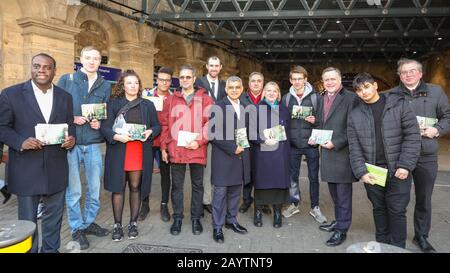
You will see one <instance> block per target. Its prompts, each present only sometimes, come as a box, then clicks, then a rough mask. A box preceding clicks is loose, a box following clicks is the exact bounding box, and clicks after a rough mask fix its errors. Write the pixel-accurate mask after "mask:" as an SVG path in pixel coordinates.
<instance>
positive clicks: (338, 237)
mask: <svg viewBox="0 0 450 273" xmlns="http://www.w3.org/2000/svg"><path fill="white" fill-rule="evenodd" d="M346 238H347V234H345V233H342V232H340V231H339V230H335V231H334V232H333V234H332V235H331V237H330V239H329V240H328V241H327V242H326V244H327V246H338V245H340V244H342V243H343V242H344V241H345V239H346Z"/></svg>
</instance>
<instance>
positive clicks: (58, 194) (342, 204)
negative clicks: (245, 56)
mask: <svg viewBox="0 0 450 273" xmlns="http://www.w3.org/2000/svg"><path fill="white" fill-rule="evenodd" d="M80 61H81V63H82V65H83V67H82V68H81V69H80V70H78V71H77V72H75V73H71V74H66V75H63V76H62V77H61V78H60V80H59V82H58V84H57V85H53V84H52V81H53V78H54V76H55V70H56V61H55V60H54V59H53V58H52V57H51V56H49V55H47V54H44V53H40V54H38V55H36V56H34V57H33V58H32V66H31V80H29V81H26V82H24V83H20V84H18V85H15V86H12V87H9V88H6V89H4V90H3V91H2V93H1V94H0V142H2V143H5V144H7V145H8V147H9V167H8V173H9V178H8V192H9V193H13V194H16V195H17V196H18V204H19V207H18V217H19V219H21V220H30V221H33V222H35V223H36V222H37V207H38V204H39V202H40V201H43V202H44V204H45V210H44V214H43V219H42V236H43V238H42V247H41V252H57V251H58V249H59V247H60V229H61V223H62V215H63V209H64V203H65V204H66V208H67V216H68V217H67V219H68V224H69V227H70V229H71V231H72V239H73V240H74V241H76V242H78V243H79V245H80V248H81V249H87V248H88V247H89V240H88V238H87V236H86V235H95V236H100V237H103V236H107V235H108V234H110V233H112V234H111V236H112V239H113V240H114V241H121V240H122V239H123V237H124V236H125V234H124V228H123V226H122V214H123V209H124V203H125V202H124V201H125V196H124V195H125V188H126V186H127V185H128V188H129V207H130V219H129V223H128V225H127V235H128V238H130V239H133V238H136V237H138V235H139V232H138V224H137V223H138V221H139V220H144V219H145V218H146V216H147V215H148V213H149V209H150V208H149V196H150V189H151V182H152V171H153V162H154V159H155V158H160V160H159V167H160V170H161V172H160V176H161V189H162V191H161V202H160V216H161V220H162V221H164V222H168V221H170V219H171V216H172V218H173V223H172V225H171V227H170V233H171V234H172V235H178V234H180V232H181V230H182V223H183V219H184V180H185V173H186V170H187V167H189V172H190V182H191V188H192V191H191V198H190V200H191V205H190V220H191V227H192V232H193V234H195V235H199V234H201V233H202V232H203V226H202V224H201V218H202V217H203V216H204V211H207V212H209V213H211V214H212V229H213V240H214V241H216V242H218V243H223V242H224V240H225V238H224V232H223V228H224V227H225V228H227V229H231V230H232V231H234V232H236V233H239V234H245V233H247V232H248V231H247V229H246V228H245V227H244V226H242V225H241V224H240V223H239V222H238V211H239V212H241V213H245V212H246V211H247V210H248V209H249V208H250V206H251V204H252V203H254V215H253V220H254V221H253V222H254V225H255V226H256V227H261V226H263V222H262V214H263V213H272V212H273V223H272V225H273V227H274V228H280V227H282V218H283V217H285V218H287V217H291V216H293V215H295V214H296V213H299V206H300V202H301V192H300V185H299V175H300V165H301V161H302V158H303V156H304V157H306V163H307V169H308V179H309V184H310V187H309V190H310V210H309V214H310V215H311V216H312V217H313V218H314V219H315V220H316V221H317V222H318V223H320V225H319V229H321V230H323V231H328V232H332V234H331V236H330V238H329V239H328V240H327V241H326V245H328V246H336V245H340V244H341V243H343V242H344V241H345V239H346V235H347V232H348V230H349V228H350V225H351V221H352V185H353V182H356V181H363V182H364V183H365V184H364V185H365V188H366V190H367V196H368V198H369V200H370V201H371V203H372V205H373V217H374V222H375V231H376V232H375V238H376V240H377V241H378V242H382V243H387V244H392V245H395V246H399V247H403V248H404V247H405V244H406V207H407V205H408V203H409V199H410V190H411V185H412V181H414V185H415V196H416V206H415V212H414V230H415V236H414V240H413V241H414V242H415V243H416V244H417V245H418V246H419V247H420V248H421V249H422V250H423V251H424V252H432V251H435V250H434V248H433V247H432V246H431V244H430V243H429V242H428V240H427V238H428V235H429V231H430V226H431V194H432V190H433V186H434V181H435V179H436V174H437V151H438V144H437V139H436V138H437V137H438V136H442V135H445V134H446V133H448V132H449V131H450V106H449V103H448V98H447V96H446V95H445V93H444V92H443V90H442V89H441V88H440V87H439V86H437V85H433V84H428V83H425V82H424V81H423V80H422V66H421V64H420V63H419V62H417V61H415V60H409V59H402V60H400V61H399V63H398V74H399V76H400V80H401V83H400V85H399V86H398V87H396V88H394V89H393V90H390V91H389V92H386V93H382V94H379V93H378V90H377V88H378V86H377V83H376V81H375V80H374V78H373V77H372V76H371V75H370V74H368V73H360V74H358V75H357V76H356V77H355V79H354V81H353V88H354V91H355V92H351V91H349V90H346V89H345V88H344V87H343V86H342V82H341V72H340V71H339V69H337V68H334V67H328V68H326V69H324V70H323V72H322V80H323V86H324V90H322V91H320V92H317V91H316V90H314V89H313V87H312V85H311V84H310V83H309V82H308V73H307V71H306V69H305V68H303V67H301V66H295V67H293V68H292V69H291V71H290V73H289V81H290V83H291V87H290V89H289V90H288V91H287V93H286V94H285V95H284V96H282V93H281V90H280V87H279V86H278V84H277V83H276V82H272V81H271V82H268V83H266V84H265V85H264V76H263V74H261V73H260V72H253V73H251V74H250V76H249V84H248V85H249V86H248V91H247V92H244V86H243V82H242V80H241V79H240V78H239V77H237V76H231V77H229V78H228V79H227V80H226V81H222V80H220V79H219V73H220V71H221V69H222V64H221V62H220V59H219V58H218V57H216V56H213V57H210V58H209V59H208V60H207V64H206V68H207V70H208V74H207V75H206V76H204V77H201V78H199V79H196V77H195V75H196V71H195V69H194V68H193V67H192V66H191V65H183V66H182V67H181V68H180V69H179V75H178V79H179V80H180V88H179V89H178V90H175V91H174V92H171V91H170V85H171V81H172V76H173V73H172V70H171V69H170V68H168V67H162V68H160V69H159V71H158V72H157V78H156V83H157V86H156V87H155V88H153V89H151V90H143V88H142V83H141V80H140V77H139V75H138V74H137V73H136V72H135V71H133V70H125V71H123V73H122V75H121V77H120V79H119V80H118V83H117V84H116V86H115V87H114V88H113V90H112V89H111V85H110V83H108V82H107V81H105V80H104V79H103V78H102V77H101V75H100V74H99V72H98V68H99V66H100V61H101V55H100V52H99V51H98V50H97V49H95V48H94V47H85V48H83V50H82V51H81V57H80ZM149 97H157V98H155V100H156V99H157V100H162V105H163V106H162V107H155V106H156V102H155V103H152V101H153V100H151V99H147V98H149ZM92 103H107V117H106V120H96V119H88V118H86V117H83V116H82V113H81V105H83V104H92ZM299 106H302V107H308V108H310V109H311V113H310V114H309V115H307V116H305V117H299V116H298V115H296V114H295V113H294V112H295V109H298V107H299ZM416 116H421V117H428V118H433V119H437V122H436V124H434V126H432V127H429V128H419V125H418V123H417V119H416ZM121 121H123V122H124V123H126V124H138V125H145V130H144V131H143V132H142V134H141V137H139V139H136V138H134V137H132V136H131V135H130V134H127V133H121V132H118V131H117V130H116V128H117V124H118V123H120V122H121ZM38 123H48V124H59V123H65V124H67V125H68V128H69V130H68V135H67V136H66V137H65V140H64V142H63V143H62V144H61V145H43V143H42V142H41V141H39V140H38V139H36V137H35V133H34V127H35V126H36V124H38ZM275 128H276V129H275ZM280 128H282V129H281V130H280ZM313 129H322V130H332V131H333V134H332V138H331V140H328V141H326V142H325V143H320V144H318V143H315V142H314V140H312V139H310V136H311V132H312V130H313ZM267 132H269V133H267ZM237 135H239V136H240V137H239V138H238V137H237ZM105 140H106V155H105V163H104V168H103V165H102V156H101V154H102V153H101V143H102V142H104V141H105ZM2 146H3V144H2ZM366 163H369V164H372V165H375V166H378V167H383V168H386V169H387V170H388V178H387V182H386V185H385V186H384V187H382V186H379V185H376V184H375V178H374V177H373V176H372V175H371V174H370V173H369V172H368V169H367V167H366ZM81 166H83V167H84V173H85V180H86V187H85V188H86V190H87V192H86V194H85V201H84V209H83V211H82V210H81V206H80V200H81V196H82V188H83V186H82V183H81V180H80V167H81ZM319 166H320V168H319ZM25 169H26V170H27V171H26V172H25V171H24V170H25ZM319 169H320V174H321V180H322V181H324V182H327V183H328V188H329V192H330V195H331V197H332V200H333V204H334V212H335V213H334V214H335V215H334V219H335V220H333V221H331V222H330V223H327V218H326V217H325V216H324V215H323V213H322V211H321V210H320V206H319ZM102 170H104V171H103V175H104V178H103V180H104V188H105V189H106V190H108V191H110V192H111V193H112V194H111V203H112V209H113V216H114V227H113V229H112V231H111V232H110V230H108V229H106V228H103V227H101V226H99V225H98V224H96V223H95V219H96V217H97V215H98V212H99V209H100V207H101V205H100V199H99V195H100V184H101V181H100V180H101V175H102ZM252 192H253V197H252ZM2 193H3V191H2ZM241 194H242V196H243V197H242V204H241V206H240V207H239V204H240V201H241ZM169 197H170V198H169ZM169 199H170V200H171V203H172V209H173V214H172V215H170V212H169V208H168V204H169ZM64 201H65V202H64ZM283 205H287V206H286V208H285V210H284V211H283V210H282V209H283ZM38 242H39V239H38V231H37V230H36V232H35V234H34V236H33V248H32V252H37V251H38Z"/></svg>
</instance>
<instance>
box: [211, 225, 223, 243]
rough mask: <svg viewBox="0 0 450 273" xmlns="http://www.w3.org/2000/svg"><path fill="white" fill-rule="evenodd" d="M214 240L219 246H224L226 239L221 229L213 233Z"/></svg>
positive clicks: (216, 229)
mask: <svg viewBox="0 0 450 273" xmlns="http://www.w3.org/2000/svg"><path fill="white" fill-rule="evenodd" d="M213 239H214V241H216V242H217V243H219V244H222V243H223V241H224V240H225V238H224V237H223V232H222V229H221V228H215V229H214V231H213Z"/></svg>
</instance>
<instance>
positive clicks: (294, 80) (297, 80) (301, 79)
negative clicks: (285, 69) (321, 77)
mask: <svg viewBox="0 0 450 273" xmlns="http://www.w3.org/2000/svg"><path fill="white" fill-rule="evenodd" d="M291 80H292V81H293V82H299V81H304V80H305V78H291Z"/></svg>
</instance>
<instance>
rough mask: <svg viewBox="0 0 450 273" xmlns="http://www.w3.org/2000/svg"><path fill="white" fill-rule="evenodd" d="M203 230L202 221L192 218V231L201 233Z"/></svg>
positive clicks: (197, 233)
mask: <svg viewBox="0 0 450 273" xmlns="http://www.w3.org/2000/svg"><path fill="white" fill-rule="evenodd" d="M202 232H203V227H202V223H200V220H198V219H197V220H192V233H193V234H194V235H200V234H201V233H202Z"/></svg>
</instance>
